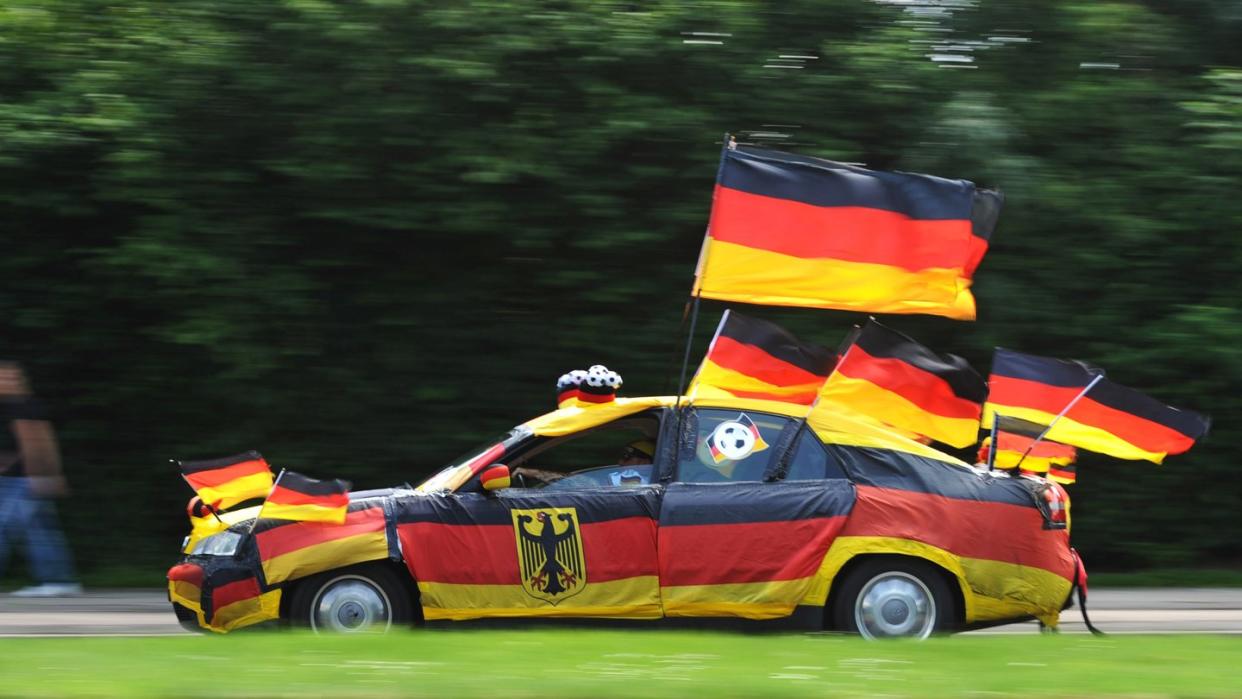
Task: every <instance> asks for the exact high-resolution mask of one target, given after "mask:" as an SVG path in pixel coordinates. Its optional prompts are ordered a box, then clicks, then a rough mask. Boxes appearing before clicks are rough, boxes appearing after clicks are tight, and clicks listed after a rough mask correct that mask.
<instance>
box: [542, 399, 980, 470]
mask: <svg viewBox="0 0 1242 699" xmlns="http://www.w3.org/2000/svg"><path fill="white" fill-rule="evenodd" d="M677 404H678V400H677V397H676V396H645V397H635V398H617V399H616V400H614V401H611V402H608V403H602V404H599V405H591V406H587V407H577V406H571V407H566V408H561V409H559V410H553V411H552V412H550V413H546V414H544V415H540V416H539V417H537V418H535V419H533V420H529V421H527V422H526V423H524V424H523V425H522V427H524V428H526V429H528V430H530V431H531V432H532V433H534V434H535V435H538V436H540V437H561V436H564V435H567V434H573V433H575V432H581V431H582V430H586V429H590V428H592V427H597V426H599V425H603V424H605V423H608V422H612V421H613V420H616V419H618V418H622V417H626V416H627V415H634V414H636V413H641V412H643V411H644V410H650V409H652V408H672V407H674V406H676V405H677ZM680 404H681V405H683V406H684V405H691V404H693V405H694V406H696V407H699V408H725V409H734V410H753V411H755V412H761V413H774V414H776V415H785V416H787V417H792V418H807V424H808V425H809V426H810V427H811V429H812V430H814V431H815V434H816V436H818V437H819V438H820V439H821V440H823V442H824V443H825V444H839V445H843V446H855V447H871V448H877V449H892V450H894V451H901V452H905V453H908V454H914V455H916V456H922V457H926V458H930V459H935V460H937V461H943V462H945V463H950V464H953V465H955V466H962V467H965V468H970V465H969V464H967V463H966V462H964V461H962V460H960V459H957V458H954V457H953V456H950V455H948V454H946V453H944V452H942V451H940V450H938V449H935V448H933V447H929V446H927V445H925V444H920V443H919V442H916V441H914V440H912V439H909V438H908V437H905V436H904V435H901V434H898V433H896V432H894V431H892V430H891V429H889V428H887V427H886V426H884V425H883V424H882V423H879V422H877V421H875V420H872V419H871V418H868V417H866V416H864V415H861V414H858V413H848V412H844V411H840V410H834V411H826V410H817V411H814V412H813V413H812V411H811V406H809V405H798V404H796V403H786V402H782V401H773V400H759V399H754V398H738V397H736V396H733V395H730V394H728V393H725V392H723V391H715V390H711V391H698V392H696V393H695V394H694V395H692V396H682V398H681V401H680Z"/></svg>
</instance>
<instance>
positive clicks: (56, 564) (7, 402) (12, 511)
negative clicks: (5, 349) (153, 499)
mask: <svg viewBox="0 0 1242 699" xmlns="http://www.w3.org/2000/svg"><path fill="white" fill-rule="evenodd" d="M0 418H2V419H3V421H4V429H3V430H0V577H3V576H4V569H5V565H6V564H7V563H8V559H9V553H10V548H11V547H14V546H16V545H17V544H18V542H24V543H25V553H26V561H27V564H28V565H29V567H30V573H31V575H32V576H33V577H34V579H35V580H36V581H37V584H35V585H31V586H29V587H24V588H22V589H20V590H17V591H16V592H13V593H12V594H13V596H15V597H62V596H66V595H76V594H80V593H81V592H82V586H81V585H80V584H78V582H77V580H76V575H75V573H74V569H73V559H72V557H71V555H70V553H69V547H68V546H67V545H66V543H65V537H64V535H63V534H61V531H60V525H59V523H58V522H57V516H56V507H55V505H54V504H53V502H52V500H53V499H54V498H58V497H63V496H64V495H66V494H67V492H68V488H67V487H66V484H65V479H64V476H63V475H62V473H61V466H60V449H59V447H58V446H57V444H56V434H55V432H54V431H53V429H52V423H51V422H49V420H48V417H47V414H46V411H45V409H44V407H43V405H42V403H40V402H39V401H38V400H37V399H36V398H35V397H34V396H33V395H31V392H30V386H29V384H28V383H27V382H26V374H25V372H24V371H23V370H22V367H21V365H19V364H17V363H15V362H0Z"/></svg>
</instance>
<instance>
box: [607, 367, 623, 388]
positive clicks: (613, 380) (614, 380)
mask: <svg viewBox="0 0 1242 699" xmlns="http://www.w3.org/2000/svg"><path fill="white" fill-rule="evenodd" d="M605 385H607V386H608V387H609V388H611V389H612V390H614V391H615V390H617V389H619V388H621V375H620V374H618V373H617V372H615V371H610V372H608V376H607V377H606V381H605Z"/></svg>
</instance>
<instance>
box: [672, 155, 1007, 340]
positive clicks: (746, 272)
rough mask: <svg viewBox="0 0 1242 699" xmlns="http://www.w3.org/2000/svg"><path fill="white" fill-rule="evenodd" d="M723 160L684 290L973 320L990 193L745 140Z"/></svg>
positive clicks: (992, 219)
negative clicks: (748, 144)
mask: <svg viewBox="0 0 1242 699" xmlns="http://www.w3.org/2000/svg"><path fill="white" fill-rule="evenodd" d="M722 158H723V160H722V162H721V166H720V174H719V178H718V180H717V182H716V189H715V194H714V196H713V200H712V213H711V218H710V221H709V224H708V231H707V236H706V239H705V240H704V243H703V249H702V252H701V253H700V256H699V262H698V268H697V270H696V276H695V288H694V293H695V294H697V295H699V296H702V297H703V298H709V299H721V300H725V301H739V302H743V303H753V304H761V305H776V306H806V307H812V308H837V309H844V310H853V311H867V312H875V313H927V314H931V315H940V316H947V317H949V318H955V319H958V320H974V318H975V300H974V296H972V295H971V293H970V285H971V283H972V277H973V275H974V272H975V268H976V267H977V266H978V265H979V262H980V260H982V259H983V255H984V253H986V252H987V249H988V240H989V238H990V237H991V235H992V230H993V228H994V227H995V226H996V220H997V218H998V216H999V215H1000V208H1001V203H1002V197H1001V195H1000V193H999V192H995V191H991V190H980V189H976V187H975V185H974V184H973V183H971V182H969V181H966V180H949V179H943V178H940V177H933V176H931V175H921V174H914V173H905V172H882V171H876V170H867V169H864V168H860V167H855V166H852V165H845V164H842V163H836V162H832V161H829V160H820V159H818V158H810V157H806V156H801V155H794V154H792V153H782V152H778V151H769V150H761V149H756V148H743V147H738V148H736V149H733V148H730V149H726V150H725V151H724V155H723V156H722Z"/></svg>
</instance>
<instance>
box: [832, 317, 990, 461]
mask: <svg viewBox="0 0 1242 699" xmlns="http://www.w3.org/2000/svg"><path fill="white" fill-rule="evenodd" d="M986 395H987V385H986V384H985V383H984V381H983V377H982V376H980V375H979V374H978V373H977V372H975V370H974V369H972V368H970V365H969V364H968V363H967V362H966V360H965V359H962V358H961V357H958V356H957V355H953V354H937V353H935V352H932V351H931V350H929V349H928V348H926V347H924V346H923V345H920V344H919V343H917V342H915V341H914V340H913V339H911V338H909V337H907V336H906V335H903V334H901V333H899V332H897V331H896V330H892V329H891V328H888V327H885V326H883V325H881V324H880V323H877V322H876V321H875V319H871V320H869V321H868V322H867V324H866V325H865V326H863V329H862V332H860V333H859V334H858V338H857V339H856V340H855V341H854V344H853V345H852V346H850V348H849V349H847V350H846V351H845V356H844V357H842V358H841V362H840V363H839V364H837V367H836V369H835V370H833V372H832V375H831V376H829V377H828V380H827V381H825V382H824V385H823V387H821V388H820V389H819V402H818V403H817V404H816V408H815V409H814V410H828V409H832V408H835V407H845V408H847V409H849V410H852V411H854V412H857V413H861V414H863V415H866V416H869V417H872V418H875V419H876V420H879V421H881V422H883V423H885V424H888V425H892V426H893V427H896V428H897V429H899V430H902V431H905V432H913V433H914V434H917V435H922V436H924V437H929V438H931V439H934V440H937V441H940V442H944V443H945V444H950V445H952V446H955V447H959V448H960V447H966V446H970V445H971V444H974V443H975V441H976V440H977V439H978V435H979V416H980V413H981V411H982V404H983V400H984V398H985V397H986ZM821 406H822V407H821Z"/></svg>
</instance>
